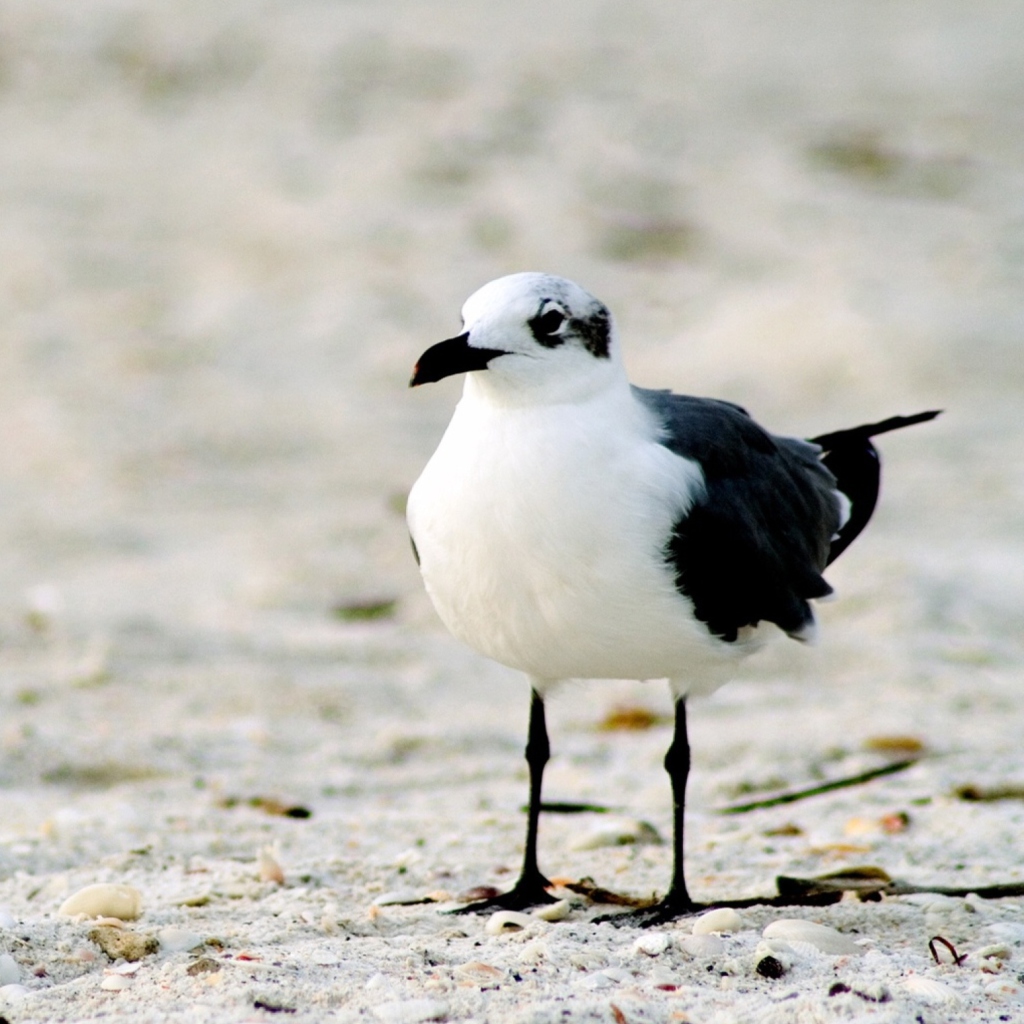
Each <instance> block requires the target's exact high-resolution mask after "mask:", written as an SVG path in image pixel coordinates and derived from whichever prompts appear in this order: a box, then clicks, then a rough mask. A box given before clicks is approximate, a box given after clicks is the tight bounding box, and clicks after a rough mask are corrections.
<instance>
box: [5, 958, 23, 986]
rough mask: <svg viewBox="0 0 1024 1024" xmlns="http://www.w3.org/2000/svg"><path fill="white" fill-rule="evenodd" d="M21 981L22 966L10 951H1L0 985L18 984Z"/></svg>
mask: <svg viewBox="0 0 1024 1024" xmlns="http://www.w3.org/2000/svg"><path fill="white" fill-rule="evenodd" d="M19 981H21V968H20V967H19V966H18V961H17V960H15V959H14V957H13V956H11V954H10V953H0V985H16V984H17V983H18V982H19Z"/></svg>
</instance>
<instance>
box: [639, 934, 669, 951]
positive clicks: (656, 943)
mask: <svg viewBox="0 0 1024 1024" xmlns="http://www.w3.org/2000/svg"><path fill="white" fill-rule="evenodd" d="M671 943H672V940H671V938H670V937H669V936H668V935H666V934H665V932H648V933H646V934H645V935H641V936H640V938H638V939H637V940H636V942H634V943H633V952H634V953H642V954H645V955H646V956H661V954H662V953H664V952H665V951H666V950H667V949H668V947H669V946H670V945H671Z"/></svg>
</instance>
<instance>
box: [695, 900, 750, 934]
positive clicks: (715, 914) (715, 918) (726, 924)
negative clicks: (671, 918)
mask: <svg viewBox="0 0 1024 1024" xmlns="http://www.w3.org/2000/svg"><path fill="white" fill-rule="evenodd" d="M742 929H743V918H742V917H740V915H739V914H738V913H736V911H735V910H733V909H732V907H719V908H718V909H717V910H709V911H707V913H704V914H701V915H700V917H698V918H697V919H696V920H695V921H694V922H693V927H692V928H691V929H690V931H691V933H692V934H693V935H711V934H713V933H715V932H738V931H741V930H742Z"/></svg>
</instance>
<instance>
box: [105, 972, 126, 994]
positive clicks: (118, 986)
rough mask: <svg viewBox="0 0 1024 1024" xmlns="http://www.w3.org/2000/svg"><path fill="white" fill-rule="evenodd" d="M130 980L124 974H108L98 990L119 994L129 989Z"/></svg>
mask: <svg viewBox="0 0 1024 1024" xmlns="http://www.w3.org/2000/svg"><path fill="white" fill-rule="evenodd" d="M131 985H132V979H131V978H129V977H127V976H126V975H124V974H108V975H107V976H106V977H105V978H104V979H103V980H102V981H101V982H100V988H101V989H103V990H104V991H105V992H121V991H123V990H124V989H126V988H131Z"/></svg>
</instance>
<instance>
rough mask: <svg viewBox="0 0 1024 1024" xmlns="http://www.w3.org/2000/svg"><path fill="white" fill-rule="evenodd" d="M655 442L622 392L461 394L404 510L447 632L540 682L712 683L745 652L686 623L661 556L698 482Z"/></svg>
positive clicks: (689, 617)
mask: <svg viewBox="0 0 1024 1024" xmlns="http://www.w3.org/2000/svg"><path fill="white" fill-rule="evenodd" d="M656 437H657V425H656V424H655V423H654V422H653V421H652V420H651V418H650V414H649V413H648V412H647V411H646V410H645V409H644V408H643V407H641V406H640V405H639V404H638V403H637V402H636V401H635V400H634V399H633V397H632V395H631V393H630V391H629V388H628V385H627V386H624V387H622V388H616V389H609V390H607V391H602V392H601V393H600V394H598V395H596V396H593V397H592V398H590V399H589V400H587V401H586V402H583V403H571V404H551V405H542V406H537V405H531V406H528V407H522V406H519V407H507V406H500V405H495V404H494V403H492V402H489V401H486V400H485V399H484V398H482V397H481V396H480V395H476V394H474V392H473V389H472V388H471V387H470V388H467V393H466V395H465V396H464V397H463V399H462V401H461V402H460V403H459V406H458V408H457V409H456V412H455V415H454V417H453V418H452V422H451V423H450V425H449V427H448V430H447V432H446V433H445V435H444V438H443V439H442V441H441V444H440V445H439V447H438V449H437V451H436V452H435V453H434V456H433V457H432V458H431V460H430V462H429V463H428V464H427V467H426V468H425V469H424V471H423V474H422V475H421V477H420V478H419V480H418V481H417V482H416V484H415V486H414V487H413V490H412V493H411V494H410V496H409V505H408V514H409V527H410V530H411V532H412V535H413V539H414V542H415V544H416V547H417V550H418V552H419V556H420V568H421V571H422V573H423V579H424V582H425V584H426V588H427V591H428V593H429V594H430V597H431V599H432V600H433V602H434V606H435V608H436V609H437V612H438V614H439V615H440V617H441V619H442V621H443V622H444V623H445V625H446V626H447V627H448V628H449V629H450V630H451V631H452V633H454V634H455V635H456V636H457V637H459V638H460V639H461V640H463V641H464V642H465V643H467V644H469V645H470V646H472V647H474V648H476V649H477V650H478V651H481V652H482V653H484V654H486V655H488V656H489V657H491V658H494V659H495V660H496V661H500V662H502V663H503V664H506V665H509V666H512V667H513V668H517V669H521V670H522V671H525V672H528V673H530V674H531V675H532V676H534V677H537V678H541V679H564V678H627V679H651V678H664V677H671V678H674V679H677V680H692V681H693V682H694V683H696V684H698V685H697V688H698V689H710V688H714V686H715V685H717V684H718V683H720V682H721V681H722V679H721V678H718V677H719V675H720V673H715V672H714V671H713V669H714V668H715V667H717V666H722V665H723V663H724V664H728V663H731V662H733V661H734V660H735V658H736V655H738V654H742V653H745V651H744V647H745V646H746V645H737V644H724V643H722V642H720V641H718V640H715V639H713V638H711V637H710V636H709V635H708V633H707V631H706V629H705V628H704V626H703V625H702V624H700V623H698V622H696V621H695V620H694V618H693V608H692V605H691V604H690V602H689V601H688V600H687V599H686V598H684V597H683V596H682V595H680V594H679V592H678V591H677V590H676V587H675V584H674V576H673V572H672V570H671V568H670V567H669V566H668V565H667V564H666V561H665V554H664V547H665V543H666V541H667V539H668V537H669V536H670V534H671V530H672V526H673V524H674V523H675V522H676V521H678V519H679V518H680V516H681V515H682V514H683V513H684V512H685V511H686V510H687V509H688V508H689V507H690V505H691V504H692V501H693V497H694V495H695V494H696V493H698V492H699V489H700V488H701V487H702V486H703V477H702V474H701V472H700V469H699V467H698V466H697V465H696V464H695V463H693V462H690V461H689V460H687V459H683V458H681V457H680V456H677V455H675V454H673V453H672V452H670V451H669V450H668V449H667V448H665V447H664V446H662V445H660V444H658V443H657V440H656ZM702 679H704V680H706V685H703V686H701V685H700V681H701V680H702ZM686 688H687V687H686V686H685V685H684V686H683V687H682V688H681V689H683V690H685V689H686Z"/></svg>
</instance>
